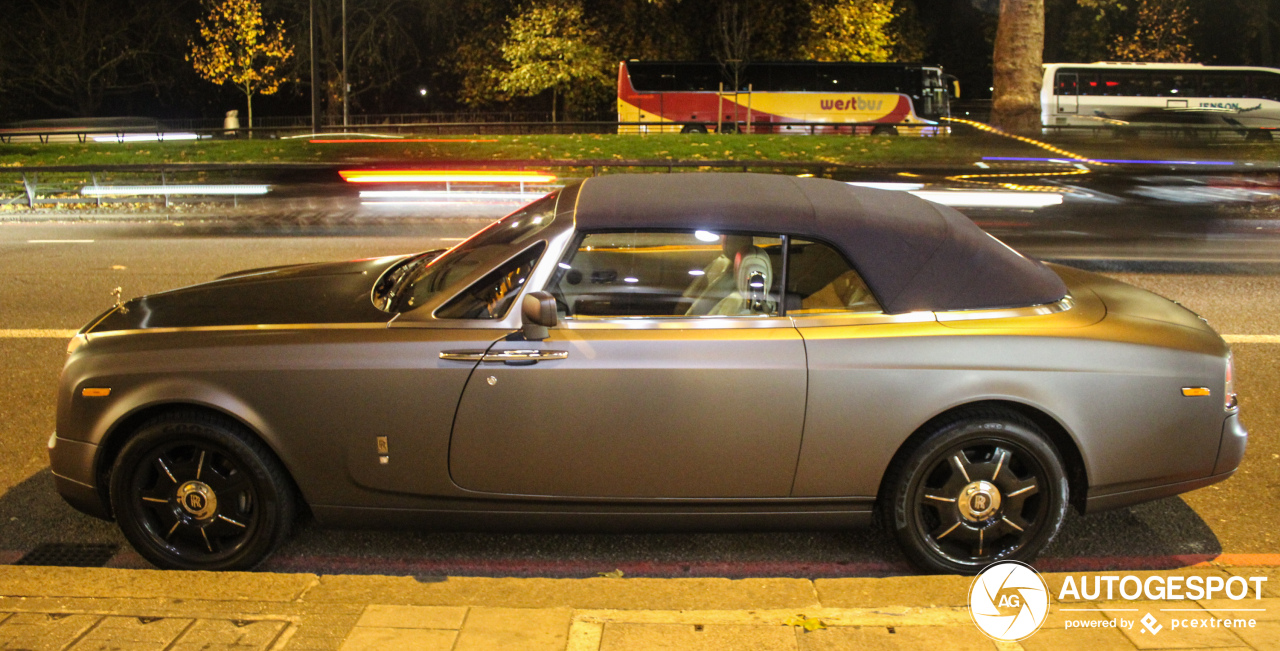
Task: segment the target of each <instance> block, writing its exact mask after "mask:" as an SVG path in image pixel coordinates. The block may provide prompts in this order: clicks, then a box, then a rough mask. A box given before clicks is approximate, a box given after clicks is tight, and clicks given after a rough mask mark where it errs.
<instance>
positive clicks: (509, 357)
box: [480, 350, 569, 366]
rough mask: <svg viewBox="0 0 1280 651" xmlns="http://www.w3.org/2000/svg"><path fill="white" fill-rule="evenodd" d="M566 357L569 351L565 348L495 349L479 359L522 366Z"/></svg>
mask: <svg viewBox="0 0 1280 651" xmlns="http://www.w3.org/2000/svg"><path fill="white" fill-rule="evenodd" d="M568 357H569V351H567V350H497V351H494V352H491V353H488V354H486V355H485V356H484V357H483V358H482V359H481V360H480V361H483V362H489V363H491V364H492V363H497V362H502V363H504V364H509V365H512V366H523V365H526V364H537V363H538V362H541V361H543V360H550V359H568Z"/></svg>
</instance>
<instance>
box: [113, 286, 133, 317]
mask: <svg viewBox="0 0 1280 651" xmlns="http://www.w3.org/2000/svg"><path fill="white" fill-rule="evenodd" d="M122 293H124V288H123V287H117V288H115V289H113V290H111V296H112V297H113V298H115V299H116V304H115V308H116V309H117V310H120V313H121V314H128V313H129V308H127V307H125V306H124V301H122V300H120V295H121V294H122Z"/></svg>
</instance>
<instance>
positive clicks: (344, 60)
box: [342, 0, 351, 131]
mask: <svg viewBox="0 0 1280 651" xmlns="http://www.w3.org/2000/svg"><path fill="white" fill-rule="evenodd" d="M350 88H351V85H350V84H348V83H347V0H342V130H343V131H346V130H347V116H348V115H349V114H348V112H347V91H348V90H349V89H350Z"/></svg>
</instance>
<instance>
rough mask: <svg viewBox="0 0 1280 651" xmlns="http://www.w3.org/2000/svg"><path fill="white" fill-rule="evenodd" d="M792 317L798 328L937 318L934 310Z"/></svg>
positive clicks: (917, 320) (924, 320)
mask: <svg viewBox="0 0 1280 651" xmlns="http://www.w3.org/2000/svg"><path fill="white" fill-rule="evenodd" d="M791 319H792V320H793V321H795V325H796V327H797V328H824V327H834V326H858V325H881V324H886V323H929V322H930V321H936V320H937V318H936V317H935V316H934V313H933V312H905V313H903V314H884V313H883V312H874V313H872V312H868V313H858V312H826V313H822V314H814V315H812V316H806V315H803V314H799V315H792V317H791Z"/></svg>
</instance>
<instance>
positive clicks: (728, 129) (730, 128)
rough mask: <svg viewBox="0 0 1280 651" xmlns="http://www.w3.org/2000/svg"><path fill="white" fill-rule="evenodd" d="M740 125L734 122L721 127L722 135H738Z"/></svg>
mask: <svg viewBox="0 0 1280 651" xmlns="http://www.w3.org/2000/svg"><path fill="white" fill-rule="evenodd" d="M737 132H738V125H737V124H734V123H733V122H725V123H724V124H722V125H720V133H737Z"/></svg>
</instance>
